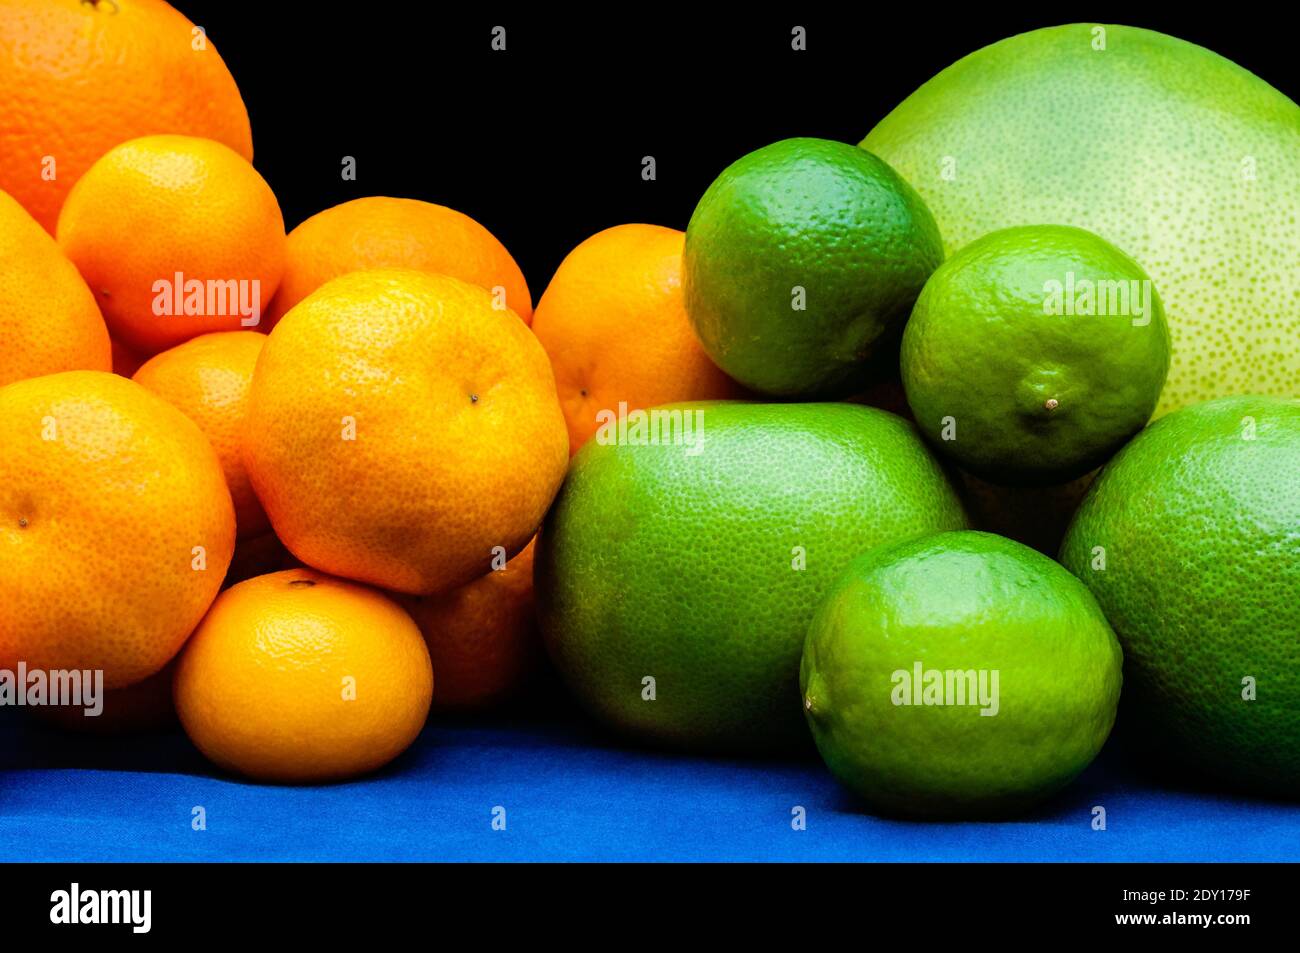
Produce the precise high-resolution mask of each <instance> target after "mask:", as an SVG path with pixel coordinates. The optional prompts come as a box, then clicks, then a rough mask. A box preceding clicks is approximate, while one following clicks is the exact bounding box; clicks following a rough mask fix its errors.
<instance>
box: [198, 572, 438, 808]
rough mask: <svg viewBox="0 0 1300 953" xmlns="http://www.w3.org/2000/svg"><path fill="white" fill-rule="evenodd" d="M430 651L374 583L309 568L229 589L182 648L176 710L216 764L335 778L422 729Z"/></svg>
mask: <svg viewBox="0 0 1300 953" xmlns="http://www.w3.org/2000/svg"><path fill="white" fill-rule="evenodd" d="M432 693H433V669H432V667H431V666H430V665H429V652H428V650H427V649H426V648H425V647H424V640H423V639H422V638H420V630H419V629H418V628H416V626H415V623H414V622H412V621H411V617H410V616H408V615H407V614H406V613H405V612H403V611H402V609H401V607H400V606H398V605H397V603H395V602H393V600H391V599H389V598H388V597H387V596H384V595H382V594H380V593H378V592H375V591H374V590H373V589H369V588H367V587H365V586H358V585H356V584H355V583H351V582H345V581H343V580H341V579H332V578H330V577H329V576H326V575H323V574H321V573H318V572H313V571H312V570H310V569H289V570H286V571H284V572H277V573H272V574H271V575H269V576H258V577H256V578H255V579H249V580H247V581H246V582H241V583H239V585H237V586H234V587H233V588H230V589H227V590H226V591H225V592H223V593H222V594H221V595H220V596H219V597H218V598H217V601H216V602H215V603H214V604H213V606H212V611H211V612H209V613H208V615H207V618H205V619H204V620H203V624H202V625H200V626H199V628H198V630H197V631H196V632H195V633H194V636H193V638H191V639H190V641H189V644H187V645H186V646H185V651H184V652H183V653H182V655H181V658H180V662H179V663H178V665H177V669H176V682H175V696H176V711H177V713H178V714H179V715H180V718H181V724H183V725H184V726H185V731H186V733H187V734H188V735H189V736H190V740H191V741H193V742H194V744H195V746H196V747H197V748H198V749H199V750H200V751H202V752H203V754H204V755H206V756H207V757H208V758H209V759H211V760H212V761H213V762H215V763H216V764H218V765H220V766H221V767H223V768H226V769H227V770H230V771H235V772H238V773H240V774H244V775H247V776H249V777H251V778H255V779H258V780H262V781H280V782H291V783H292V782H299V783H301V782H313V781H333V780H339V779H342V778H348V777H352V776H354V775H358V774H364V773H366V772H368V771H373V770H375V769H376V768H379V767H382V766H383V765H385V764H387V763H388V762H389V761H391V760H393V758H396V757H397V756H398V755H399V754H401V753H402V752H403V751H405V750H406V749H407V747H409V746H410V744H411V742H412V741H414V740H415V738H416V736H417V735H418V734H419V733H420V729H421V728H422V727H423V726H424V721H425V718H426V717H427V716H428V714H429V698H430V696H431V694H432Z"/></svg>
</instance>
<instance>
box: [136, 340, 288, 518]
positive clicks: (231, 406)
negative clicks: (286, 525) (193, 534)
mask: <svg viewBox="0 0 1300 953" xmlns="http://www.w3.org/2000/svg"><path fill="white" fill-rule="evenodd" d="M265 343H266V335H265V334H258V333H257V332H256V331H225V332H221V333H218V334H203V335H200V336H199V337H196V338H192V339H191V340H189V341H186V342H185V343H184V344H178V345H176V347H174V348H171V349H170V350H167V351H163V352H162V353H161V354H158V355H155V356H154V357H152V358H150V359H149V360H148V361H146V362H145V363H144V364H143V365H142V366H141V367H140V369H139V370H138V371H136V372H135V375H134V377H133V378H132V379H133V380H134V381H135V382H136V383H137V384H140V385H142V386H144V387H147V388H148V389H149V390H151V391H153V392H154V393H155V394H157V395H158V396H159V397H161V398H162V399H163V400H165V401H167V402H168V403H170V404H172V405H173V406H174V407H176V408H178V409H179V410H181V411H182V412H184V414H185V415H186V416H187V417H189V418H190V419H191V420H193V421H194V422H195V423H196V424H198V425H199V429H200V430H202V431H203V433H204V434H205V435H207V438H208V440H210V441H211V442H212V447H213V449H215V450H216V451H217V457H218V458H219V459H220V460H221V468H222V470H224V471H225V474H226V485H227V486H228V487H229V488H230V497H231V499H232V500H234V503H235V525H236V527H237V528H238V538H239V539H241V540H244V539H248V538H249V537H252V536H257V535H259V534H262V533H265V532H266V531H267V530H269V529H270V528H271V524H270V522H269V521H268V520H267V518H266V513H265V512H264V511H263V510H262V504H261V503H259V502H257V496H256V495H255V494H254V493H253V487H252V484H250V483H249V482H248V473H247V471H246V470H245V469H244V460H243V457H242V456H241V454H240V436H241V430H242V427H243V424H244V415H245V414H246V413H247V411H248V387H249V384H251V383H252V380H253V367H254V366H255V365H256V364H257V356H258V355H259V354H261V353H262V345H263V344H265Z"/></svg>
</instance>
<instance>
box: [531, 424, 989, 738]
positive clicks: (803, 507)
mask: <svg viewBox="0 0 1300 953" xmlns="http://www.w3.org/2000/svg"><path fill="white" fill-rule="evenodd" d="M673 407H674V408H675V409H687V410H693V409H700V410H702V411H703V414H704V417H703V419H704V436H705V439H704V444H703V449H702V450H701V451H700V452H699V453H698V454H695V455H691V454H690V453H688V452H687V448H685V447H683V446H672V445H667V446H665V445H660V446H642V445H634V444H630V443H625V444H621V445H613V444H602V443H600V442H598V440H592V441H590V442H588V443H587V444H586V445H585V446H584V447H583V448H582V450H581V451H580V452H579V453H578V455H577V456H576V457H575V458H574V459H573V461H572V463H571V465H570V470H569V475H568V477H567V479H566V480H565V483H564V486H563V488H562V489H561V491H560V494H559V496H558V498H557V499H556V501H555V504H554V505H553V506H552V507H551V510H550V513H549V514H548V516H547V519H546V523H545V525H544V527H543V529H542V533H541V537H540V540H539V543H538V549H537V563H536V588H537V600H538V610H539V616H540V619H541V623H542V630H543V633H544V635H545V640H546V644H547V648H548V650H549V652H550V655H551V657H552V659H553V660H554V662H555V665H556V668H557V669H558V671H559V673H560V675H561V676H562V677H563V678H564V680H565V682H566V683H567V684H568V686H569V688H570V689H571V691H572V693H573V694H574V696H575V697H576V698H577V699H578V700H579V701H580V702H581V703H582V704H583V705H584V706H585V707H586V708H587V709H589V710H590V711H591V712H592V713H593V714H594V715H595V716H596V717H597V718H598V719H599V720H600V721H602V722H604V723H605V724H607V725H609V726H612V727H613V728H615V729H618V730H620V731H622V732H624V733H626V734H628V735H630V736H633V737H635V738H638V739H641V740H643V741H647V742H651V743H654V744H660V745H665V746H672V747H687V748H694V749H703V750H719V751H756V752H764V751H771V752H777V751H783V750H789V749H791V748H794V747H798V746H800V745H807V742H808V733H807V729H806V727H805V726H804V724H803V716H802V712H801V710H800V701H799V685H798V672H799V655H800V651H801V649H802V647H803V640H804V636H805V634H806V633H807V630H808V621H809V619H810V618H811V617H812V613H813V609H814V607H815V605H816V603H817V600H818V599H819V598H820V596H821V594H822V592H823V590H824V589H825V588H826V586H828V585H829V584H830V582H831V581H832V580H833V579H834V578H835V577H836V576H837V575H838V574H839V572H840V571H841V570H842V569H843V568H844V566H845V565H846V564H847V563H848V562H849V560H850V559H852V558H853V557H854V556H856V555H858V554H859V553H860V552H862V551H864V550H866V549H869V548H870V547H872V546H875V545H877V544H880V543H884V542H888V541H891V540H895V539H899V538H907V537H912V536H916V535H920V534H925V533H933V532H939V531H942V530H949V529H957V528H962V527H964V526H965V525H966V520H965V515H964V513H963V511H962V508H961V504H960V502H959V501H958V499H957V496H956V494H955V492H954V491H953V489H952V487H951V486H950V485H949V483H948V479H947V477H946V475H945V473H944V471H943V470H942V468H941V466H940V465H939V463H938V462H937V461H936V460H935V458H934V457H933V456H932V455H931V454H930V451H929V450H928V449H927V448H926V446H925V444H924V443H923V442H922V440H921V438H920V436H919V434H918V433H917V432H916V430H915V429H914V428H913V427H912V425H911V424H909V423H907V422H906V421H904V420H902V419H901V418H899V417H896V416H894V415H893V414H889V413H886V412H885V411H881V410H876V409H875V408H870V407H859V406H854V405H850V404H754V403H746V402H726V401H724V402H705V403H697V404H679V405H673ZM799 566H802V567H803V568H798V567H799ZM647 678H652V679H654V683H653V685H654V695H655V698H654V700H653V701H650V700H646V699H645V697H644V696H645V694H646V691H647V683H646V682H645V681H644V680H645V679H647Z"/></svg>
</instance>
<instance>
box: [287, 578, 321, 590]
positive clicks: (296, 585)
mask: <svg viewBox="0 0 1300 953" xmlns="http://www.w3.org/2000/svg"><path fill="white" fill-rule="evenodd" d="M314 585H316V580H315V579H293V580H290V582H289V587H290V588H292V589H303V588H310V587H311V586H314Z"/></svg>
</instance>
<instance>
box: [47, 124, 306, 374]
mask: <svg viewBox="0 0 1300 953" xmlns="http://www.w3.org/2000/svg"><path fill="white" fill-rule="evenodd" d="M58 239H59V245H60V247H62V248H63V251H64V253H65V254H66V255H67V256H68V257H69V258H71V259H72V261H73V263H74V264H75V265H76V266H77V268H78V269H79V270H80V271H81V274H82V277H84V278H85V279H86V283H87V284H89V285H90V290H91V291H93V292H94V293H95V295H96V297H97V300H98V301H99V307H100V309H101V310H102V311H103V313H104V320H105V321H107V322H108V329H109V331H110V333H111V334H112V335H113V336H114V337H115V338H120V339H121V341H122V343H123V344H125V345H126V346H127V347H128V348H131V349H133V350H136V351H140V352H142V353H144V354H156V353H157V352H159V351H161V350H164V349H165V348H168V347H172V346H174V345H177V344H180V343H181V342H182V341H186V340H188V339H190V338H192V337H195V336H196V335H199V334H204V333H207V332H210V331H236V330H240V329H247V328H250V327H256V326H257V325H258V324H260V322H261V313H262V309H263V308H264V307H265V306H266V304H267V302H269V301H270V300H271V296H272V295H274V294H275V289H276V287H277V286H278V285H279V283H280V272H281V270H282V269H283V267H284V220H283V219H282V218H281V217H280V206H279V203H277V202H276V200H275V196H274V195H273V194H272V193H271V188H270V186H268V185H267V184H266V182H265V181H264V180H263V179H262V177H261V176H260V175H258V174H257V171H256V170H255V169H254V168H253V167H252V166H251V165H249V164H248V162H247V161H246V160H245V159H244V158H243V157H242V156H240V155H239V154H238V153H236V152H234V151H232V150H231V149H229V148H228V147H226V146H224V145H222V144H221V143H219V142H213V141H212V140H211V139H195V138H192V137H189V136H146V137H144V138H142V139H132V140H131V141H129V142H124V143H122V144H121V145H118V146H114V147H113V148H112V149H110V150H109V151H108V152H107V153H105V154H104V155H103V157H101V158H100V159H99V160H98V161H97V162H96V163H95V164H94V165H93V166H91V167H90V169H89V170H88V171H87V172H86V174H85V175H83V176H82V177H81V180H80V181H79V182H77V184H76V185H75V186H74V187H73V189H72V191H71V192H70V193H69V194H68V198H67V201H65V202H64V204H63V211H62V212H61V213H60V214H59V225H58Z"/></svg>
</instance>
